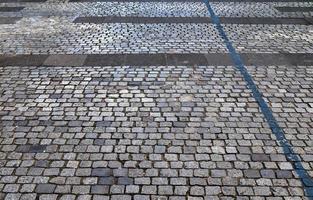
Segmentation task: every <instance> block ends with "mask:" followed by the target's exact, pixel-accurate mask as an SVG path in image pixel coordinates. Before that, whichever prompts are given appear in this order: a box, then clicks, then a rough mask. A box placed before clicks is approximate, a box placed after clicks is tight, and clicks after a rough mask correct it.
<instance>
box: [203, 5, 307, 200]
mask: <svg viewBox="0 0 313 200" xmlns="http://www.w3.org/2000/svg"><path fill="white" fill-rule="evenodd" d="M203 1H204V3H205V4H206V6H207V8H208V11H209V13H210V15H211V19H212V21H213V23H214V25H215V26H216V28H217V30H218V32H219V34H220V36H221V37H222V39H223V40H224V43H225V45H226V47H227V49H228V51H229V54H230V56H231V58H232V60H233V62H234V64H235V66H236V68H237V69H238V70H239V71H240V73H241V75H242V76H243V78H244V80H245V81H246V84H247V86H248V87H249V88H250V89H251V91H252V95H253V97H254V98H255V100H256V101H257V103H258V104H259V107H260V108H261V111H262V113H263V115H264V117H265V119H266V121H267V123H268V124H269V127H270V128H271V130H272V132H273V133H274V135H275V136H276V140H277V141H278V143H279V144H280V146H281V147H282V148H283V151H284V154H285V155H286V158H287V160H288V161H289V162H291V164H293V166H294V170H295V171H296V173H297V175H298V176H299V178H300V180H301V182H302V185H303V188H304V191H305V194H306V196H307V197H308V198H309V199H310V200H313V179H312V177H310V175H309V174H308V172H307V170H306V169H305V168H304V167H303V165H302V163H301V158H300V156H299V155H298V154H297V153H296V152H295V151H294V150H293V148H292V146H291V145H290V143H289V142H288V140H287V139H286V137H285V134H284V131H283V130H282V128H280V126H279V125H278V123H277V121H276V119H275V117H274V116H273V112H272V110H271V109H270V108H269V106H268V105H267V104H266V102H265V100H264V98H263V96H262V94H261V92H260V91H259V90H258V88H257V86H256V84H255V83H254V81H253V78H252V76H251V75H250V74H249V72H248V70H247V68H246V67H245V66H244V64H243V61H242V60H241V58H240V55H239V54H238V53H237V51H236V50H235V48H234V47H233V45H232V43H231V41H230V40H229V39H228V37H227V35H226V33H225V31H224V28H223V26H222V25H221V22H220V19H219V17H218V16H217V15H216V14H215V12H214V10H213V9H212V7H211V5H210V2H209V0H203Z"/></svg>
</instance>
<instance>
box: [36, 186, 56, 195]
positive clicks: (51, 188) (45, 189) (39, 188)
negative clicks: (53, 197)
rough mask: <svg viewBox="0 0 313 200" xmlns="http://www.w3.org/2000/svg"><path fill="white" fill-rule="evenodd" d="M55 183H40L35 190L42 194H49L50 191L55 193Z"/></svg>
mask: <svg viewBox="0 0 313 200" xmlns="http://www.w3.org/2000/svg"><path fill="white" fill-rule="evenodd" d="M55 187H56V186H55V185H53V184H39V185H38V186H37V187H36V190H35V192H36V193H41V194H48V193H53V192H54V189H55Z"/></svg>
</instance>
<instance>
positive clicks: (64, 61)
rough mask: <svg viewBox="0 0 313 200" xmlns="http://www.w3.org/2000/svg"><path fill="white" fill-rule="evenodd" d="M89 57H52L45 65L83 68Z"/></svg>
mask: <svg viewBox="0 0 313 200" xmlns="http://www.w3.org/2000/svg"><path fill="white" fill-rule="evenodd" d="M86 58H87V55H50V56H49V57H48V58H47V59H46V60H45V62H44V63H43V64H44V65H47V66H82V65H83V64H84V62H85V60H86Z"/></svg>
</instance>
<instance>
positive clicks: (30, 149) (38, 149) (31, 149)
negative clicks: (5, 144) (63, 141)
mask: <svg viewBox="0 0 313 200" xmlns="http://www.w3.org/2000/svg"><path fill="white" fill-rule="evenodd" d="M46 148H47V145H40V144H34V145H20V146H18V147H17V148H16V150H15V151H16V152H20V153H42V152H44V151H45V150H46Z"/></svg>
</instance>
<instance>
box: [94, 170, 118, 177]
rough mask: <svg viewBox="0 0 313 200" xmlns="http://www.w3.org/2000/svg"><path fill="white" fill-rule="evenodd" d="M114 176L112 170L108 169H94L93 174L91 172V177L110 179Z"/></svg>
mask: <svg viewBox="0 0 313 200" xmlns="http://www.w3.org/2000/svg"><path fill="white" fill-rule="evenodd" d="M112 175H113V171H112V169H108V168H95V169H92V172H91V176H104V177H108V176H112Z"/></svg>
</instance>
